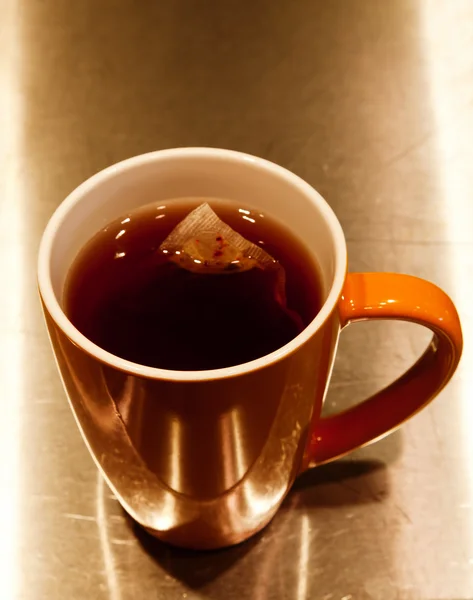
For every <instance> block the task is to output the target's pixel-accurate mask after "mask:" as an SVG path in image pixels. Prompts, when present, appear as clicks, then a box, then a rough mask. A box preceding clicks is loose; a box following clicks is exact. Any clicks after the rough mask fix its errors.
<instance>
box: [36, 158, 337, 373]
mask: <svg viewBox="0 0 473 600" xmlns="http://www.w3.org/2000/svg"><path fill="white" fill-rule="evenodd" d="M185 197H203V198H222V199H228V200H231V201H234V202H235V203H239V204H241V205H242V206H250V207H252V208H255V209H259V210H261V212H265V213H268V214H270V215H271V216H273V217H274V218H275V219H277V220H279V221H281V222H283V223H284V224H285V225H286V226H288V227H289V228H290V229H291V230H292V232H293V233H294V234H295V235H296V236H297V237H298V238H299V239H300V240H301V241H302V242H303V244H304V245H305V247H306V248H307V249H308V251H309V252H310V253H311V255H312V256H313V258H314V260H315V262H316V263H317V264H318V266H319V275H320V278H321V284H322V292H323V296H324V304H323V306H322V309H321V310H320V312H319V313H318V314H317V316H316V317H315V319H314V320H313V321H312V322H311V323H310V324H309V325H308V326H307V327H306V328H305V329H304V331H302V332H301V333H300V334H299V335H298V336H297V337H296V338H294V339H293V340H292V341H291V342H289V343H288V344H286V345H285V346H283V347H282V348H279V349H278V350H276V351H275V352H273V353H271V354H268V355H267V356H264V357H262V358H259V359H257V360H254V361H251V362H249V363H246V364H243V365H236V366H233V367H228V368H226V369H216V370H213V371H196V372H193V371H167V370H163V369H155V368H151V367H146V366H143V365H138V364H135V363H131V362H129V361H126V360H124V359H121V358H119V357H117V356H114V355H112V354H110V353H108V352H106V351H105V350H103V349H102V348H99V347H98V346H96V345H95V344H93V343H92V342H91V341H90V340H88V339H87V338H85V337H84V336H83V335H82V334H81V333H80V332H79V331H78V330H77V329H76V328H75V327H74V326H73V325H72V323H71V322H70V321H69V319H68V318H67V316H66V315H65V313H64V311H63V309H62V295H63V289H64V283H65V280H66V277H67V274H68V271H69V269H70V267H71V265H72V263H73V261H74V259H75V257H76V256H77V254H78V252H79V251H80V250H81V248H82V247H83V246H84V245H85V244H86V243H87V242H88V241H89V240H90V239H91V238H92V237H93V236H94V235H95V234H96V233H97V232H98V231H100V229H102V228H103V227H105V226H106V225H107V224H108V223H109V222H111V221H113V220H114V219H116V218H118V217H120V216H121V215H124V214H126V213H129V212H130V211H133V210H134V209H136V208H139V207H141V206H144V205H146V204H150V203H160V202H163V201H169V200H170V199H173V198H185ZM346 268H347V253H346V244H345V238H344V235H343V232H342V229H341V226H340V223H339V222H338V219H337V218H336V216H335V214H334V213H333V211H332V209H331V208H330V207H329V205H328V204H327V203H326V202H325V200H324V199H323V198H322V197H321V196H320V194H318V192H316V191H315V190H314V189H313V188H312V187H311V186H310V185H309V184H308V183H306V182H305V181H303V180H302V179H301V178H299V177H298V176H296V175H295V174H293V173H291V172H290V171H288V170H286V169H284V168H282V167H279V166H277V165H275V164H273V163H271V162H269V161H266V160H264V159H261V158H257V157H254V156H250V155H247V154H243V153H240V152H234V151H231V150H220V149H213V148H176V149H171V150H161V151H156V152H151V153H149V154H144V155H141V156H136V157H134V158H130V159H127V160H125V161H123V162H121V163H118V164H116V165H113V166H111V167H109V168H107V169H105V170H103V171H101V172H99V173H97V174H96V175H94V176H93V177H91V178H90V179H88V180H87V181H85V182H84V183H83V184H81V185H80V186H79V187H78V188H76V189H75V190H74V191H73V192H72V193H71V194H70V195H69V196H68V197H67V198H66V199H65V200H64V202H63V203H62V204H61V205H60V206H59V207H58V209H57V210H56V212H55V213H54V215H53V216H52V218H51V220H50V221H49V223H48V225H47V227H46V230H45V232H44V234H43V239H42V241H41V246H40V252H39V264H38V281H39V288H40V292H41V296H42V298H43V302H44V304H45V307H46V309H47V310H48V312H49V313H50V315H51V317H52V318H53V319H54V321H55V322H56V324H57V325H58V326H59V327H60V328H61V329H62V330H63V332H64V333H65V334H66V335H67V336H68V337H69V338H70V339H71V340H72V341H73V342H74V343H75V344H77V345H78V346H79V347H81V348H83V349H84V350H85V351H87V352H88V353H89V354H92V355H94V356H96V357H97V358H98V359H99V360H101V361H102V362H105V363H107V364H110V365H111V366H114V367H117V368H120V369H122V370H125V371H128V372H130V373H134V374H136V375H140V376H145V377H158V378H163V379H171V380H181V381H184V380H187V381H189V380H205V379H216V378H218V379H220V378H222V377H229V376H235V375H238V374H241V373H244V372H249V371H252V370H255V369H258V368H261V367H262V366H265V365H267V364H268V363H270V362H273V361H276V360H279V359H281V358H283V357H284V356H286V355H287V354H289V353H291V352H293V351H294V350H295V349H296V348H297V347H298V346H300V345H301V344H303V343H304V342H305V341H306V340H307V339H309V337H310V336H312V335H313V334H314V333H315V331H317V329H318V328H319V327H320V325H321V324H322V323H323V322H324V321H325V319H326V318H327V317H328V316H329V315H330V313H331V312H332V310H333V309H334V307H335V304H336V302H337V301H338V298H339V296H340V294H341V291H342V287H343V283H344V279H345V274H346Z"/></svg>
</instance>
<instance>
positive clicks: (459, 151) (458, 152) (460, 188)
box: [420, 0, 473, 556]
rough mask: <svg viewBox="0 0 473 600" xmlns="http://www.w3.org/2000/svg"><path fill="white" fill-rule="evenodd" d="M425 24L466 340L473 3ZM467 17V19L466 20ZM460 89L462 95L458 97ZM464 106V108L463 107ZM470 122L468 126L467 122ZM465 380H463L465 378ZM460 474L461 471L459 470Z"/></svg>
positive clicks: (471, 291)
mask: <svg viewBox="0 0 473 600" xmlns="http://www.w3.org/2000/svg"><path fill="white" fill-rule="evenodd" d="M420 6H421V7H422V10H421V23H422V26H423V34H424V52H425V58H426V63H427V67H428V78H429V84H430V95H431V106H432V112H433V117H434V124H435V134H436V135H435V141H436V165H437V173H438V177H439V183H440V185H441V192H442V200H443V209H444V211H443V215H442V216H443V222H444V224H445V228H446V234H447V238H448V242H449V244H448V246H447V248H448V252H449V256H448V263H447V264H448V269H449V271H450V276H451V281H450V282H449V283H450V285H451V288H452V292H453V296H454V301H455V303H456V306H457V309H458V312H459V313H460V319H461V321H462V327H463V334H464V338H465V339H466V340H468V339H472V337H473V324H472V321H471V298H473V278H472V277H470V276H469V274H467V273H468V269H470V270H471V263H468V262H466V261H468V256H470V257H471V246H469V247H467V248H466V250H465V248H464V246H463V245H464V243H465V242H466V243H468V242H470V244H471V240H472V238H471V231H472V224H473V202H472V196H471V185H472V177H471V143H472V142H471V139H472V135H471V120H472V119H471V114H472V112H471V108H470V107H469V106H466V105H464V103H465V99H467V98H468V97H471V95H472V94H473V80H472V78H471V76H470V75H469V73H470V70H471V52H470V51H469V50H470V48H471V41H472V39H471V20H470V19H469V12H471V4H470V3H469V0H463V1H460V0H458V1H457V2H454V3H445V4H442V3H437V2H434V1H433V0H426V2H424V3H421V4H420ZM462 15H465V18H463V17H462ZM459 86H461V91H462V93H461V94H459V93H458V91H459ZM460 103H461V104H460ZM465 118H466V120H465ZM472 358H473V357H472V354H471V349H470V348H469V347H468V345H467V346H466V347H465V349H464V352H463V358H462V362H461V363H460V369H459V375H460V377H458V376H457V377H456V384H455V389H456V390H458V393H459V397H458V398H456V401H457V405H458V406H459V407H460V411H459V415H458V420H459V421H460V423H459V425H458V426H459V428H460V431H461V436H460V440H461V445H462V452H461V454H460V456H461V457H462V459H463V465H462V469H461V472H462V477H464V481H465V483H466V493H467V494H468V498H467V499H468V500H470V499H471V498H473V436H472V435H471V423H472V421H473V403H472V402H471V389H470V390H469V389H468V388H471V385H472V380H471V378H469V376H467V375H466V374H469V373H471V371H472V369H473V360H472ZM462 374H463V377H462ZM458 469H460V467H458ZM469 552H470V553H471V556H473V515H472V517H471V525H470V532H469Z"/></svg>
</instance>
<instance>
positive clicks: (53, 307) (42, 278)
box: [38, 147, 347, 382]
mask: <svg viewBox="0 0 473 600" xmlns="http://www.w3.org/2000/svg"><path fill="white" fill-rule="evenodd" d="M202 157H203V158H211V159H214V160H215V159H220V160H227V161H239V162H249V163H251V164H252V165H253V166H254V167H256V168H260V169H262V170H264V171H266V172H268V175H273V176H276V177H280V178H284V179H286V180H287V181H288V182H289V183H291V184H292V185H293V186H294V187H296V188H297V189H298V190H299V191H300V192H301V193H302V194H304V195H305V196H308V197H309V199H310V200H311V202H313V203H314V204H315V205H316V206H317V208H318V210H319V213H320V215H321V217H322V218H324V220H325V222H326V224H327V226H328V227H329V229H330V232H331V235H332V238H333V241H334V248H335V272H334V277H333V280H332V283H331V286H330V289H329V292H328V294H327V297H326V300H325V302H324V304H323V305H322V308H321V309H320V311H319V312H318V313H317V315H316V316H315V317H314V319H312V321H311V322H310V323H309V324H308V325H307V326H306V327H305V328H304V329H303V330H302V331H301V333H299V334H298V335H297V336H296V337H295V338H293V339H292V340H291V341H290V342H288V343H287V344H285V345H284V346H281V348H278V349H277V350H274V351H273V352H271V353H269V354H266V355H265V356H262V357H260V358H257V359H255V360H252V361H250V362H246V363H243V364H240V365H234V366H231V367H225V368H219V369H211V370H203V371H177V370H168V369H160V368H156V367H148V366H145V365H140V364H138V363H134V362H131V361H129V360H126V359H124V358H121V357H119V356H116V355H115V354H112V353H110V352H107V351H106V350H104V349H103V348H101V347H100V346H98V345H97V344H94V343H93V342H92V341H90V340H89V339H88V338H87V337H86V336H85V335H83V334H82V333H81V332H80V331H79V330H78V329H77V328H76V327H75V326H74V325H73V324H72V322H71V321H70V320H69V318H68V317H67V316H66V314H65V312H64V311H63V309H62V307H61V305H60V303H59V301H58V299H57V298H56V294H55V292H54V289H53V285H52V281H51V275H50V264H51V261H50V256H51V251H52V247H53V242H54V238H55V236H56V234H57V232H58V231H59V230H60V228H61V226H62V224H63V222H64V221H65V220H66V218H67V216H68V213H69V212H70V210H71V209H72V208H73V207H74V206H76V205H77V204H78V203H79V202H81V200H82V198H83V197H84V196H85V195H87V194H88V193H89V192H90V191H91V190H92V189H93V188H94V187H95V186H96V185H98V184H100V183H104V182H106V181H107V180H109V179H112V178H113V177H114V176H115V175H116V174H117V173H118V172H122V171H126V170H131V169H134V168H136V167H137V166H139V165H143V164H147V163H153V162H156V161H160V160H162V159H169V158H174V159H176V160H179V158H202ZM346 272H347V249H346V241H345V236H344V234H343V230H342V227H341V225H340V222H339V221H338V219H337V217H336V215H335V213H334V212H333V210H332V208H331V207H330V206H329V204H328V203H327V202H326V200H324V198H323V197H322V196H321V195H320V194H319V192H317V191H316V190H315V189H314V188H313V187H312V186H311V185H309V184H308V183H307V182H306V181H304V180H303V179H302V178H301V177H299V176H298V175H296V174H295V173H293V172H292V171H289V170H288V169H286V168H284V167H281V166H280V165H277V164H275V163H273V162H271V161H269V160H266V159H264V158H259V157H257V156H253V155H251V154H246V153H243V152H239V151H236V150H225V149H221V148H205V147H187V148H186V147H184V148H170V149H165V150H156V151H153V152H148V153H146V154H139V155H137V156H133V157H131V158H127V159H125V160H122V161H120V162H118V163H115V164H113V165H110V166H109V167H106V168H105V169H103V170H101V171H99V172H98V173H95V174H94V175H92V176H91V177H89V178H88V179H86V180H85V181H84V182H83V183H81V184H80V185H79V186H78V187H76V188H75V189H74V190H73V191H72V192H71V193H70V194H69V195H68V196H67V197H66V198H65V199H64V200H63V201H62V202H61V204H59V206H58V207H57V208H56V210H55V211H54V213H53V215H52V216H51V218H50V219H49V221H48V224H47V225H46V228H45V230H44V232H43V235H42V238H41V243H40V247H39V254H38V286H39V292H40V296H41V299H42V302H43V304H44V308H45V310H46V311H47V312H48V313H49V316H50V317H51V318H52V320H53V321H54V322H55V324H56V325H57V326H58V327H59V329H60V330H61V331H62V332H63V333H64V334H65V335H66V337H67V338H69V340H70V341H71V342H72V343H74V344H75V345H76V346H78V347H79V348H81V349H82V350H83V351H85V352H86V353H87V354H89V355H90V356H92V357H94V358H95V359H97V360H98V361H100V362H101V363H104V364H106V365H108V366H111V367H113V368H115V369H118V370H120V371H124V372H126V373H128V374H130V375H136V376H138V377H144V378H147V379H158V380H167V381H180V382H185V381H188V382H191V381H194V382H195V381H210V380H216V379H218V380H220V379H228V378H231V377H237V376H239V375H245V374H249V373H251V372H254V371H258V370H260V369H262V368H265V367H268V366H270V365H272V364H274V363H276V362H279V361H280V360H282V359H284V358H286V357H288V356H290V355H291V354H293V353H294V352H295V351H296V350H297V349H298V348H300V347H301V346H302V345H304V344H305V343H306V342H308V341H309V339H310V338H312V336H313V335H314V334H315V333H316V332H317V331H318V330H319V329H320V328H321V327H322V325H323V324H324V323H325V322H326V321H327V319H328V318H329V317H330V315H331V314H332V312H333V310H334V309H335V307H336V304H337V302H338V300H339V298H340V295H341V293H342V288H343V284H344V282H345V277H346Z"/></svg>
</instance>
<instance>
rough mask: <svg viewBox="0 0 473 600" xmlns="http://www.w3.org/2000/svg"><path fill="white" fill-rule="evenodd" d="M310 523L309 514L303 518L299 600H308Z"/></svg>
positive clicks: (298, 580) (298, 587) (298, 579)
mask: <svg viewBox="0 0 473 600" xmlns="http://www.w3.org/2000/svg"><path fill="white" fill-rule="evenodd" d="M309 533H310V523H309V517H308V516H307V515H302V518H301V543H300V552H299V572H298V578H297V600H306V598H307V581H308V575H309V549H310V539H309Z"/></svg>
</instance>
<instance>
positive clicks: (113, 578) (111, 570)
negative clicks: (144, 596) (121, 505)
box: [96, 471, 122, 600]
mask: <svg viewBox="0 0 473 600" xmlns="http://www.w3.org/2000/svg"><path fill="white" fill-rule="evenodd" d="M96 516H97V527H98V530H99V540H100V546H101V548H102V557H103V562H104V567H105V576H106V578H107V586H108V594H109V598H110V600H121V598H122V593H121V590H120V583H119V580H118V577H117V570H116V565H115V557H114V555H113V550H112V546H111V544H110V537H109V535H108V526H107V516H106V513H105V482H104V480H103V477H102V475H101V474H100V471H97V494H96Z"/></svg>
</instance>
